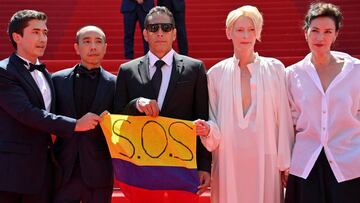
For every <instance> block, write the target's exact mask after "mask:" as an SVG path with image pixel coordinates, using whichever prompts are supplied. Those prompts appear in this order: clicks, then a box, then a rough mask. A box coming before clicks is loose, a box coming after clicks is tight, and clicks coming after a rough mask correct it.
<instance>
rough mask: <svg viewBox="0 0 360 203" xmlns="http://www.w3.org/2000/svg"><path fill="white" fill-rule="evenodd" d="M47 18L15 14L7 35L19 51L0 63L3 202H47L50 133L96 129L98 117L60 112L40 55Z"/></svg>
mask: <svg viewBox="0 0 360 203" xmlns="http://www.w3.org/2000/svg"><path fill="white" fill-rule="evenodd" d="M46 20H47V17H46V15H45V14H44V13H42V12H38V11H33V10H22V11H18V12H16V13H15V14H14V15H13V16H12V18H11V19H10V22H9V26H8V34H9V37H10V40H11V42H12V44H13V46H14V48H15V49H16V52H15V53H13V54H12V55H11V56H10V57H9V58H7V59H4V60H3V61H0V89H1V91H0V202H1V203H49V202H50V201H51V198H52V197H51V194H52V186H53V182H52V175H53V174H52V170H53V163H55V162H54V156H53V151H52V140H51V134H50V133H52V134H62V135H66V136H67V137H68V138H69V139H71V138H72V137H74V135H73V131H74V130H75V131H86V130H89V129H93V128H95V126H96V125H97V124H98V121H99V120H100V117H99V116H97V115H95V114H92V113H88V114H86V115H85V116H84V117H82V118H81V119H79V120H76V119H73V118H70V117H66V116H57V115H54V114H52V113H50V111H53V110H54V108H55V103H54V102H55V97H54V96H55V94H54V86H53V83H52V82H51V78H50V75H49V73H48V72H47V71H46V69H45V66H44V65H43V64H40V62H39V59H38V58H39V57H41V56H42V55H43V54H44V51H45V48H46V45H47V32H48V30H47V27H46Z"/></svg>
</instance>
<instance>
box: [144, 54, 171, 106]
mask: <svg viewBox="0 0 360 203" xmlns="http://www.w3.org/2000/svg"><path fill="white" fill-rule="evenodd" d="M174 53H175V51H174V50H173V49H172V50H171V51H169V52H168V53H167V54H166V55H165V56H164V57H163V58H161V60H163V61H164V62H165V65H164V66H163V67H162V68H161V72H162V81H161V85H160V90H159V96H158V98H157V103H158V105H159V109H160V110H161V108H162V105H163V103H164V99H165V95H166V91H167V88H168V86H169V81H170V76H171V70H172V64H173V60H174ZM148 56H149V74H150V77H149V78H150V79H151V78H152V77H153V75H154V73H155V71H156V66H155V63H156V61H158V60H160V59H159V58H158V57H157V56H155V55H154V54H153V53H151V51H149V54H148Z"/></svg>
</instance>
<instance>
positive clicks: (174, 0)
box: [157, 0, 185, 12]
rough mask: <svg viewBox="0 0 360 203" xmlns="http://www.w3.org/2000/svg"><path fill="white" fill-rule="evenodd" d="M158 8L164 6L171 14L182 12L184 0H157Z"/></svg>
mask: <svg viewBox="0 0 360 203" xmlns="http://www.w3.org/2000/svg"><path fill="white" fill-rule="evenodd" d="M157 5H158V6H165V7H167V8H168V9H169V10H170V11H171V12H175V11H176V12H184V11H185V0H158V3H157Z"/></svg>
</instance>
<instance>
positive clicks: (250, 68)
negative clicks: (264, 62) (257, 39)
mask: <svg viewBox="0 0 360 203" xmlns="http://www.w3.org/2000/svg"><path fill="white" fill-rule="evenodd" d="M254 54H255V59H254V62H252V63H249V64H248V65H247V67H248V69H249V72H250V75H253V74H254V71H255V70H254V69H255V67H259V66H257V64H258V63H260V56H259V54H258V53H257V52H255V53H254ZM233 62H234V65H235V66H234V67H238V66H239V63H240V59H238V58H236V56H235V54H234V55H233Z"/></svg>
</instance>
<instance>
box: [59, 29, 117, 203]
mask: <svg viewBox="0 0 360 203" xmlns="http://www.w3.org/2000/svg"><path fill="white" fill-rule="evenodd" d="M106 47H107V44H106V37H105V34H104V32H103V31H102V30H101V29H100V28H99V27H96V26H92V25H89V26H84V27H82V28H80V29H79V30H78V32H77V34H76V43H75V44H74V48H75V50H76V53H77V54H78V55H79V56H80V58H81V61H80V63H79V64H77V65H75V66H74V67H72V68H68V69H64V70H61V71H59V72H56V73H54V74H53V82H54V86H55V93H56V98H58V99H57V101H56V113H59V114H62V115H66V116H69V117H75V118H79V117H81V116H83V115H84V114H85V113H86V112H93V113H96V114H101V113H102V112H104V111H105V110H108V111H112V109H113V103H114V93H115V81H116V77H115V76H114V75H113V74H111V73H109V72H107V71H106V70H104V69H103V68H102V67H101V62H102V59H103V57H104V55H105V52H106ZM54 147H55V155H56V158H57V160H58V161H59V163H60V167H61V168H62V171H63V173H62V174H61V175H62V176H61V178H60V180H61V183H60V188H59V189H57V191H56V193H55V201H54V203H66V202H69V203H70V202H71V203H75V202H78V203H79V202H80V201H82V202H84V203H110V202H111V195H112V190H113V172H112V162H111V157H110V153H109V150H108V147H107V144H106V140H105V137H104V134H103V133H102V130H101V128H100V126H97V127H96V128H95V129H93V130H89V131H86V132H80V133H77V134H76V137H75V138H74V139H67V138H66V137H64V138H62V137H59V138H57V139H56V141H55V144H54Z"/></svg>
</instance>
